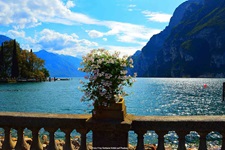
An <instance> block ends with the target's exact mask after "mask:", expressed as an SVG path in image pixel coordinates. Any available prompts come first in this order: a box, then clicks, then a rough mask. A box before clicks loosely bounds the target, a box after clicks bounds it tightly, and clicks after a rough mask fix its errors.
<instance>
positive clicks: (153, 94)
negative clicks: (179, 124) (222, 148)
mask: <svg viewBox="0 0 225 150" xmlns="http://www.w3.org/2000/svg"><path fill="white" fill-rule="evenodd" d="M79 80H84V79H83V78H72V79H71V80H69V81H56V82H38V83H16V84H15V83H14V84H0V103H1V104H0V111H12V112H43V113H69V114H83V113H89V112H90V111H91V110H92V107H89V106H88V103H84V102H81V101H80V99H81V97H82V95H83V93H82V92H80V91H79V90H78V87H79V86H81V84H80V83H79ZM223 82H225V79H205V78H202V79H189V78H137V81H136V82H135V83H134V85H133V87H127V88H126V89H125V90H126V91H127V93H128V94H129V96H127V97H125V103H126V106H127V112H128V113H130V114H134V115H158V116H164V115H167V116H172V115H184V116H185V115H186V116H190V115H224V114H225V102H222V87H223ZM41 132H42V133H41V134H47V133H46V132H45V131H41ZM0 134H1V133H0ZM28 134H30V135H31V132H30V133H28ZM73 134H74V135H75V134H76V133H73ZM169 135H170V137H172V139H173V140H171V141H175V142H177V140H174V137H175V138H177V136H176V134H174V133H173V132H172V133H170V134H169ZM87 136H88V139H91V133H90V134H88V135H87ZM146 136H150V138H145V142H146V143H148V142H151V143H157V135H156V134H155V133H154V132H151V131H150V132H148V133H147V134H146ZM214 136H216V137H218V135H214ZM56 137H58V138H62V137H64V134H63V133H61V132H60V131H58V132H57V133H56ZM129 137H130V138H129V139H130V143H136V139H137V138H136V137H135V136H134V134H132V133H131V136H129ZM193 137H196V133H193V136H190V139H193ZM220 138H221V136H219V137H218V139H220ZM192 141H193V140H192ZM193 142H194V143H195V142H196V140H194V141H193ZM172 144H173V143H172ZM175 145H176V144H175Z"/></svg>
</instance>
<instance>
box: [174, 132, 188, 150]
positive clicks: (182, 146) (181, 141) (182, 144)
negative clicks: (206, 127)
mask: <svg viewBox="0 0 225 150" xmlns="http://www.w3.org/2000/svg"><path fill="white" fill-rule="evenodd" d="M176 132H177V135H178V137H179V145H178V149H179V150H186V147H185V136H186V135H187V134H188V132H187V131H176Z"/></svg>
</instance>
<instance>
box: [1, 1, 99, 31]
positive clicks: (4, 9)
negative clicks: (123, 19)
mask: <svg viewBox="0 0 225 150" xmlns="http://www.w3.org/2000/svg"><path fill="white" fill-rule="evenodd" d="M74 6H75V4H74V3H73V2H72V1H67V3H66V4H64V3H62V2H61V1H60V0H48V1H46V0H39V1H33V0H32V1H31V0H17V1H16V2H14V1H0V8H1V11H0V24H3V25H12V26H14V28H17V29H18V28H21V29H22V28H28V27H35V26H38V25H40V24H41V23H42V22H50V23H59V24H65V25H74V24H79V23H81V24H99V23H98V20H96V19H92V18H90V17H89V16H87V15H84V14H81V13H75V12H72V11H71V10H70V9H69V8H71V7H74ZM12 10H13V11H12Z"/></svg>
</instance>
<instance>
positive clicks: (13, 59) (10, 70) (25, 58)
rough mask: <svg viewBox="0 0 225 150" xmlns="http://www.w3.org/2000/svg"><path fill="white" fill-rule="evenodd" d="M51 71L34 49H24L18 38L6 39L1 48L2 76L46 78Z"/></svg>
mask: <svg viewBox="0 0 225 150" xmlns="http://www.w3.org/2000/svg"><path fill="white" fill-rule="evenodd" d="M46 77H49V72H48V70H47V69H46V68H44V60H42V59H40V58H38V57H37V56H36V55H35V54H34V53H33V51H32V50H30V51H27V50H22V49H21V48H20V45H19V43H17V42H16V40H11V41H6V42H4V43H3V44H2V46H1V49H0V78H1V79H3V80H7V78H15V79H18V78H26V79H31V78H32V79H37V80H44V79H45V78H46Z"/></svg>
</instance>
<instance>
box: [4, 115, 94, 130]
mask: <svg viewBox="0 0 225 150" xmlns="http://www.w3.org/2000/svg"><path fill="white" fill-rule="evenodd" d="M90 117H91V115H88V114H48V113H23V112H0V126H3V127H4V126H15V127H30V128H32V127H38V128H41V127H56V128H60V127H62V128H68V127H70V128H71V127H73V128H83V127H85V126H86V120H87V119H88V118H90Z"/></svg>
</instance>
